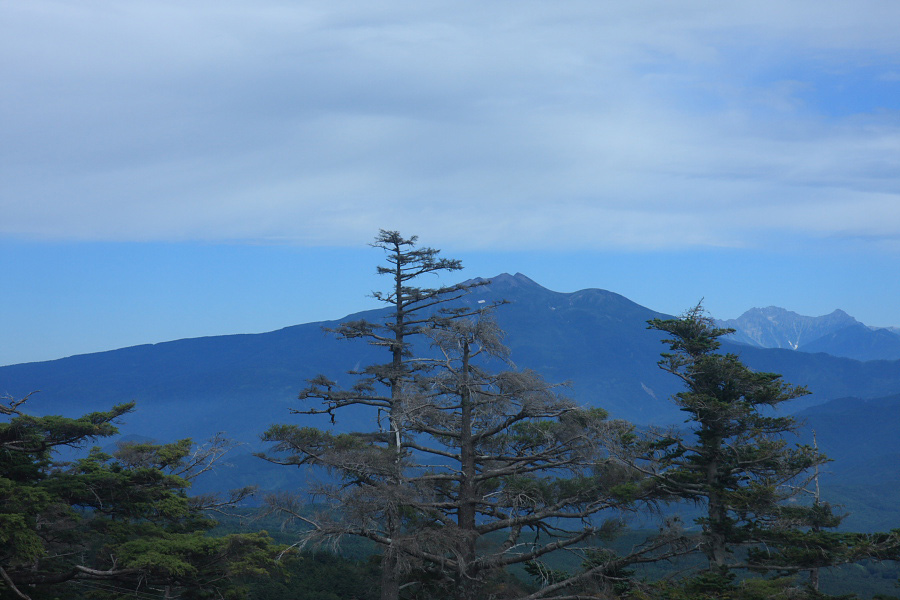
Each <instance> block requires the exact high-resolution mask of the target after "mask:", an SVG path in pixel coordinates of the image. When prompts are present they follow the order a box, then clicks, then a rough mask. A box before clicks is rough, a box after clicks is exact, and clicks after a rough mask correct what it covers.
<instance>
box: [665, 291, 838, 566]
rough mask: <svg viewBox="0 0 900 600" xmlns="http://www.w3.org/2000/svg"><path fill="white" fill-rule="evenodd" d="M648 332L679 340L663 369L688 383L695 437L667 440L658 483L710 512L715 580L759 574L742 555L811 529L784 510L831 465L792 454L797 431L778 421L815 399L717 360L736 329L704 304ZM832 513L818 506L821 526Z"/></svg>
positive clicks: (808, 452)
mask: <svg viewBox="0 0 900 600" xmlns="http://www.w3.org/2000/svg"><path fill="white" fill-rule="evenodd" d="M649 324H650V329H655V330H658V331H662V332H664V333H666V334H669V336H671V337H669V338H668V339H665V340H663V342H664V343H666V344H668V345H669V346H670V348H671V352H668V353H663V354H662V360H660V362H659V366H660V368H662V369H663V370H664V371H667V372H669V373H671V374H673V375H675V376H677V377H678V378H680V379H681V380H682V382H683V383H684V387H685V389H684V391H682V392H679V393H678V394H677V395H676V396H675V398H674V400H675V402H676V404H677V405H678V406H679V407H680V408H681V410H682V411H684V412H685V413H686V416H687V423H688V424H689V427H690V429H691V432H690V434H688V435H686V436H685V435H678V434H676V435H672V436H667V437H664V438H662V439H660V440H659V441H658V443H657V448H658V449H659V450H660V456H659V463H658V465H659V469H660V470H659V471H658V472H657V474H656V478H657V482H658V485H659V486H660V489H661V490H662V491H664V492H666V493H668V494H671V495H672V496H673V497H677V498H682V499H685V500H689V501H692V502H696V503H700V505H701V506H703V516H702V517H701V518H699V519H698V520H697V522H698V523H699V524H700V525H701V526H702V528H703V531H702V543H701V550H702V552H703V554H704V555H705V556H706V559H707V561H708V565H709V566H708V568H709V571H710V573H711V575H712V576H721V577H722V578H723V581H724V580H725V579H727V578H728V577H729V571H730V570H732V569H735V568H748V567H752V566H754V565H753V564H751V563H749V562H748V561H747V560H746V558H745V557H744V555H741V554H738V553H735V552H734V551H735V549H737V548H739V547H748V546H753V545H757V544H761V543H767V544H769V548H770V549H772V548H775V547H778V546H779V543H780V542H786V541H788V539H789V537H790V536H786V534H785V531H786V528H787V529H789V530H791V531H795V532H799V531H800V529H801V527H803V526H807V527H808V526H809V525H808V523H804V519H805V517H803V518H800V517H801V514H800V513H803V514H806V512H809V511H808V510H807V509H804V508H803V507H795V508H789V507H787V506H786V505H785V502H786V501H787V500H788V499H790V498H793V497H794V496H797V495H798V494H799V493H802V492H803V491H804V490H805V489H806V484H807V483H808V482H809V479H810V477H811V474H810V470H811V469H812V468H813V467H815V466H816V465H819V464H822V463H824V462H825V461H826V460H827V459H826V457H825V456H824V455H822V454H821V453H819V452H818V451H817V450H815V449H814V448H811V447H809V446H805V445H790V444H789V442H788V439H787V436H789V435H791V434H793V433H795V432H796V429H797V427H798V424H797V422H796V421H795V420H794V419H792V418H790V417H786V416H778V415H776V413H775V409H777V408H778V407H779V405H780V404H782V403H784V402H787V401H789V400H792V399H794V398H797V397H799V396H802V395H804V394H807V393H808V392H807V390H806V389H805V388H802V387H796V386H792V385H789V384H786V383H784V382H783V381H782V380H781V376H780V375H777V374H774V373H757V372H754V371H752V370H751V369H749V368H748V367H746V366H745V365H744V364H742V363H741V361H740V360H739V359H738V357H737V356H736V355H734V354H721V353H719V352H717V351H718V349H719V347H720V343H719V338H720V337H721V336H723V335H726V334H728V333H730V332H731V331H733V330H730V329H721V328H717V327H715V324H714V323H713V321H712V319H711V318H709V317H708V316H707V315H706V314H705V313H704V311H703V308H702V307H701V306H699V305H698V306H696V307H695V308H693V309H691V310H690V311H688V312H687V313H686V314H685V315H684V316H682V317H681V318H678V319H669V320H662V319H653V320H651V321H649ZM823 508H824V506H823V505H817V506H815V507H814V509H815V511H818V512H817V513H816V514H817V516H816V518H818V519H819V522H820V523H821V524H823V525H826V526H833V525H834V524H835V523H834V522H833V519H832V517H831V515H830V513H829V514H828V515H826V514H819V513H822V510H823ZM809 516H810V517H812V516H814V515H812V513H811V512H810V514H809ZM784 556H787V555H786V554H785V555H784ZM769 566H770V567H775V566H776V565H774V564H773V563H769ZM782 566H784V567H788V568H790V567H791V566H792V565H782ZM793 566H796V565H793Z"/></svg>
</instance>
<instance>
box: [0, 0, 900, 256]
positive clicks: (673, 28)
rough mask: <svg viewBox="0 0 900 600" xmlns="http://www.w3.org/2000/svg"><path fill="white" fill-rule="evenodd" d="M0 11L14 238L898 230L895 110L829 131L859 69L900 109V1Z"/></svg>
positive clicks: (549, 240) (753, 238)
mask: <svg viewBox="0 0 900 600" xmlns="http://www.w3.org/2000/svg"><path fill="white" fill-rule="evenodd" d="M0 12H2V16H3V22H4V23H6V25H5V28H6V29H7V34H6V35H4V36H2V41H0V51H2V52H3V54H4V56H8V57H13V58H14V59H15V60H13V61H6V62H5V63H4V66H2V67H0V77H2V79H3V81H4V82H6V87H7V88H8V90H9V93H6V94H4V98H3V99H0V103H2V110H3V111H4V113H5V114H8V115H14V116H15V118H14V119H8V120H6V121H5V122H4V124H3V125H2V126H0V142H2V146H3V148H4V150H3V156H2V158H3V163H2V166H0V182H2V192H0V193H2V196H0V223H2V225H0V227H2V229H0V233H2V234H4V235H10V236H14V235H18V236H25V237H37V238H51V239H126V240H131V239H135V240H151V239H163V240H180V239H204V240H242V239H246V240H278V241H291V242H294V243H301V244H322V243H335V242H336V241H338V240H347V241H348V242H351V243H358V242H360V241H366V240H368V239H370V238H371V235H372V231H373V229H374V228H377V227H379V226H381V227H385V226H386V227H391V228H399V229H402V230H404V231H416V232H419V233H421V234H422V235H425V234H428V239H430V240H434V241H435V242H434V243H436V244H439V245H441V244H444V242H445V241H447V240H453V241H454V242H456V243H459V244H461V245H462V244H463V243H468V244H469V245H473V246H477V245H481V246H485V247H517V246H523V245H527V246H547V247H552V246H556V245H561V244H571V245H576V246H584V247H592V246H595V247H596V246H603V247H608V246H622V247H627V248H640V247H652V248H665V247H682V246H692V245H714V246H745V245H753V244H758V243H764V241H765V240H767V239H769V238H770V237H771V236H772V235H784V234H785V233H787V234H790V235H792V236H795V237H796V236H813V237H828V236H846V235H855V236H860V237H865V236H883V235H886V234H890V233H892V232H896V231H898V230H900V218H898V215H897V214H896V209H895V208H894V207H895V206H897V205H898V200H900V198H898V197H897V194H898V192H900V189H898V187H900V186H898V181H897V178H896V173H897V172H898V166H900V165H898V161H900V153H898V150H900V120H898V114H900V106H898V105H897V101H896V100H894V97H900V96H892V97H889V98H885V99H883V102H880V103H877V104H878V105H879V106H881V107H882V108H880V109H879V110H868V109H865V110H862V111H861V114H853V111H850V112H847V111H845V113H846V114H838V113H836V112H835V111H834V110H831V109H829V110H825V109H824V108H822V107H823V106H825V105H829V106H830V105H831V104H833V102H831V98H830V97H828V94H829V93H831V92H830V91H829V89H830V87H829V85H826V84H829V82H831V81H833V79H834V78H835V77H839V76H842V74H846V73H847V72H851V73H852V72H854V70H856V69H869V68H871V66H872V65H884V68H880V69H878V70H877V74H875V75H873V79H878V80H879V81H881V82H882V83H883V84H884V85H897V86H898V88H900V82H898V83H893V84H892V82H893V81H896V79H891V77H890V76H889V75H890V74H891V73H894V72H895V68H894V66H895V64H896V59H897V57H898V54H900V38H898V36H896V34H895V30H894V29H895V24H896V22H897V20H898V17H900V7H898V5H896V4H895V3H893V2H886V1H885V2H876V1H872V2H864V3H863V4H859V3H856V4H854V5H853V6H850V5H848V4H846V3H837V2H831V3H829V2H825V3H822V2H797V3H790V4H789V5H785V4H784V3H775V2H771V3H753V4H738V3H729V4H726V5H723V4H720V3H712V2H686V3H677V4H675V3H670V2H663V1H659V2H649V3H641V4H634V3H593V2H573V3H566V4H559V3H546V2H507V3H502V2H501V3H490V4H484V3H483V4H472V5H471V6H468V7H466V8H461V7H460V5H446V4H442V3H428V2H424V3H422V2H415V3H414V2H400V1H394V2H388V3H376V4H372V3H361V2H360V3H340V4H338V5H335V4H334V3H325V2H306V3H302V5H298V4H297V3H287V2H276V1H270V2H263V3H255V4H253V5H251V4H249V3H243V2H237V1H232V2H215V3H213V2H192V3H187V4H185V3H174V2H159V1H154V2H149V1H135V2H129V3H126V4H122V3H113V2H106V1H94V2H84V3H79V4H70V3H61V2H51V1H46V0H28V1H25V0H19V1H11V2H7V3H5V4H4V5H3V7H2V8H0ZM895 91H897V90H895ZM857 112H859V111H857ZM822 198H824V199H827V202H825V205H823V204H822V202H821V201H819V200H818V199H822ZM823 206H824V207H823Z"/></svg>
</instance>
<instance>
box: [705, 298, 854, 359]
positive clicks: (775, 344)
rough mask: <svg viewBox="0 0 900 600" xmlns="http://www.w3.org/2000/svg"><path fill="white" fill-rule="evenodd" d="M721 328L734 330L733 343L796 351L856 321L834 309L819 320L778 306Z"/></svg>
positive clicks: (750, 312) (747, 314)
mask: <svg viewBox="0 0 900 600" xmlns="http://www.w3.org/2000/svg"><path fill="white" fill-rule="evenodd" d="M717 324H718V325H719V326H721V327H731V328H733V329H735V333H734V334H733V339H734V341H736V342H742V343H745V344H751V345H753V346H760V347H763V348H791V349H793V350H796V349H798V348H799V347H800V346H803V345H804V344H808V343H810V342H813V341H815V340H817V339H819V338H821V337H823V336H826V335H829V334H832V333H834V332H836V331H839V330H841V329H844V328H845V327H850V326H851V325H856V324H859V321H857V320H856V319H854V318H853V317H851V316H850V315H848V314H847V313H845V312H844V311H842V310H840V309H837V310H834V311H833V312H831V313H829V314H827V315H822V316H819V317H808V316H804V315H799V314H797V313H795V312H793V311H789V310H786V309H784V308H781V307H778V306H767V307H765V308H751V309H750V310H748V311H747V312H745V313H744V314H742V315H741V316H740V317H738V318H737V319H729V320H727V321H717Z"/></svg>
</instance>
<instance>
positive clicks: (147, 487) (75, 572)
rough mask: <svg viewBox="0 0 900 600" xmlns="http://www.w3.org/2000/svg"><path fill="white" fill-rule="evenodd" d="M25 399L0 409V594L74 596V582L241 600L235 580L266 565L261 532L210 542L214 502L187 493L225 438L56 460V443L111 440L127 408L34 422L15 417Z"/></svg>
mask: <svg viewBox="0 0 900 600" xmlns="http://www.w3.org/2000/svg"><path fill="white" fill-rule="evenodd" d="M26 400H27V398H25V399H21V400H12V399H9V398H7V402H6V404H5V405H0V416H3V417H4V418H5V421H3V422H0V597H4V598H7V597H9V598H20V599H22V600H29V598H30V599H32V600H37V599H38V598H42V597H51V598H54V597H60V596H61V592H62V597H66V596H65V593H66V591H68V592H69V597H71V596H74V595H75V594H74V593H72V589H73V588H72V587H71V586H72V585H74V584H76V583H78V584H80V585H82V586H85V585H92V586H96V585H99V582H102V584H103V585H102V587H103V588H104V589H106V590H113V589H117V590H119V591H122V592H126V593H129V594H131V593H134V594H139V593H142V592H148V591H153V593H159V592H160V591H162V593H165V594H166V595H167V597H169V596H168V594H169V593H176V594H177V595H178V597H181V598H185V599H187V598H200V597H208V596H207V595H215V596H216V597H221V595H222V594H226V593H227V594H229V595H230V596H231V597H233V598H238V597H241V590H240V588H239V585H238V584H237V583H236V582H235V580H234V577H235V576H237V575H239V574H245V573H256V574H260V573H264V572H266V571H267V570H268V568H269V567H271V566H272V565H273V562H272V561H273V559H274V557H275V549H274V547H273V546H272V545H271V540H269V538H268V536H267V535H266V534H265V532H263V533H258V534H257V533H254V534H240V535H232V536H226V537H220V538H213V537H210V536H208V535H206V533H207V531H208V530H209V529H211V528H212V527H213V526H215V524H216V523H215V521H213V520H212V519H210V518H208V517H207V516H206V509H209V508H219V509H221V508H222V506H223V504H222V503H220V501H219V500H217V499H215V498H213V497H203V498H191V497H189V496H188V495H187V494H186V490H187V488H188V487H189V486H190V481H191V480H192V479H193V478H194V477H195V476H196V475H198V474H199V473H201V472H203V471H205V470H207V469H208V468H209V467H210V466H211V464H212V463H213V462H215V460H216V459H217V458H218V457H219V456H221V455H222V453H223V451H224V450H225V449H226V448H227V442H226V441H225V440H223V439H217V440H216V441H214V442H213V443H212V444H211V445H208V446H204V447H200V448H198V447H196V446H194V445H193V444H192V443H191V441H190V440H181V441H180V442H175V443H172V444H129V445H122V446H120V447H119V449H118V450H116V451H115V452H113V453H112V454H107V453H104V452H101V451H100V450H99V449H97V448H95V449H94V450H92V451H91V452H90V453H89V454H88V455H87V456H86V457H84V458H79V459H77V460H74V461H72V462H71V463H57V462H55V461H54V452H55V451H56V450H58V449H59V448H61V447H64V446H69V447H78V446H80V445H83V444H85V443H87V442H90V441H92V440H95V439H98V438H103V437H108V436H111V435H114V434H115V433H116V426H115V422H116V420H117V419H118V418H120V417H122V416H123V415H125V414H127V413H128V412H130V411H131V410H132V408H133V404H123V405H119V406H115V407H113V408H112V409H111V410H109V411H105V412H95V413H90V414H87V415H84V416H82V417H79V418H68V417H61V416H53V415H51V416H41V417H38V416H32V415H28V414H26V413H24V412H23V405H24V403H25V401H26ZM248 492H249V490H241V491H238V492H236V493H235V495H234V496H233V497H232V498H230V500H232V501H239V500H240V499H241V498H243V497H244V496H246V494H247V493H248ZM223 502H224V503H226V504H227V503H228V501H227V500H226V501H223ZM65 586H69V587H68V588H67V587H65ZM113 595H115V596H116V597H120V596H119V595H117V594H113ZM96 597H98V598H102V597H106V596H104V595H103V593H102V592H97V596H96Z"/></svg>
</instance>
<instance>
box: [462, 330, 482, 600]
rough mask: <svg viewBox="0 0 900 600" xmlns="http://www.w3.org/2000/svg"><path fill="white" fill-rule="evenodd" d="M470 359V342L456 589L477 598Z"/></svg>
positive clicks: (465, 357) (465, 364)
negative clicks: (457, 584)
mask: <svg viewBox="0 0 900 600" xmlns="http://www.w3.org/2000/svg"><path fill="white" fill-rule="evenodd" d="M469 359H470V348H469V344H468V342H466V343H465V344H464V345H463V353H462V364H461V371H462V372H461V377H460V382H459V397H460V405H461V407H460V417H461V418H460V432H459V446H460V447H459V454H460V462H461V467H462V468H461V470H462V479H461V481H460V485H459V499H458V502H459V512H458V513H457V515H458V516H457V519H458V525H459V529H460V533H461V534H462V535H463V539H462V543H463V548H462V553H461V554H462V561H461V564H460V570H459V571H460V572H459V578H460V581H459V589H458V591H457V594H458V597H459V598H460V600H476V599H477V594H478V591H479V590H478V587H479V586H478V582H477V579H476V575H477V574H476V573H474V572H473V571H472V565H473V563H474V562H475V556H476V553H475V540H476V538H477V535H476V532H475V521H476V508H477V507H476V503H477V500H478V499H477V498H476V497H475V494H476V489H475V447H474V446H475V442H474V440H473V439H472V418H473V410H472V391H471V389H470V388H469Z"/></svg>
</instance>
